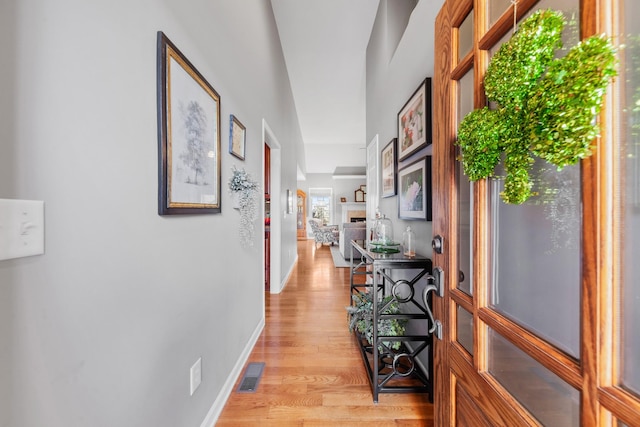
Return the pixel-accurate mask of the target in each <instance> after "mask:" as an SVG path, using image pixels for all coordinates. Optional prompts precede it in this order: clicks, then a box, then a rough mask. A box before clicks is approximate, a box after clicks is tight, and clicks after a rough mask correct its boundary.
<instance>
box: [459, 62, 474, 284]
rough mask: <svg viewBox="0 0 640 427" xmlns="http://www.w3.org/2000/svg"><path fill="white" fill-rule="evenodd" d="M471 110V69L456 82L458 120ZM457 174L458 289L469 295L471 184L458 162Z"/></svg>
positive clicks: (470, 282)
mask: <svg viewBox="0 0 640 427" xmlns="http://www.w3.org/2000/svg"><path fill="white" fill-rule="evenodd" d="M472 110H473V69H471V70H470V71H468V72H467V74H465V75H464V76H463V77H462V78H461V79H460V81H459V82H458V120H462V119H463V118H464V116H466V115H467V114H468V113H470V112H471V111H472ZM456 173H457V175H458V215H459V223H458V233H459V234H458V236H459V239H460V242H459V245H458V261H459V265H458V267H459V269H460V272H459V275H458V289H460V290H462V291H463V292H466V293H467V294H469V295H471V294H472V292H473V282H472V264H471V244H472V242H473V234H472V228H471V224H472V222H471V220H472V212H473V184H472V183H471V182H470V181H469V179H468V178H467V176H466V175H465V174H464V173H463V171H462V166H461V164H460V162H456Z"/></svg>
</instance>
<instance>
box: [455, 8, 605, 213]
mask: <svg viewBox="0 0 640 427" xmlns="http://www.w3.org/2000/svg"><path fill="white" fill-rule="evenodd" d="M564 25H565V18H564V17H563V15H562V13H561V12H558V11H553V10H539V11H537V12H536V13H534V14H533V15H532V16H531V17H529V18H527V19H526V20H525V21H523V22H522V24H521V25H520V28H519V29H518V30H517V31H516V33H515V34H514V36H513V37H512V38H511V40H509V41H508V42H506V43H504V44H503V45H502V46H501V47H500V49H499V50H498V52H497V53H496V54H495V55H494V57H493V59H492V60H491V63H490V64H489V67H488V69H487V73H486V75H485V80H484V86H485V92H486V94H487V98H488V99H489V100H490V101H494V102H496V103H497V104H498V106H497V108H496V109H493V110H492V109H489V108H487V107H485V108H483V109H480V110H475V111H472V112H471V113H469V114H468V115H467V116H466V117H465V118H464V119H463V120H462V122H461V123H460V127H459V130H458V140H457V144H458V145H459V146H460V148H461V154H462V155H461V159H460V160H461V161H462V164H463V167H464V172H465V174H466V175H467V176H468V177H469V179H470V180H471V181H477V180H478V179H483V178H487V177H490V176H492V175H493V173H494V169H495V167H496V166H497V164H498V162H499V161H500V158H501V156H502V154H503V153H504V165H505V170H506V179H505V188H504V191H503V192H502V193H501V196H502V199H503V200H504V201H505V202H507V203H514V204H520V203H523V202H525V201H526V200H527V199H528V198H529V197H530V196H531V195H533V194H534V193H533V192H532V185H533V184H532V182H531V179H530V176H529V169H530V168H531V166H532V165H533V163H534V158H533V157H532V155H536V156H538V157H540V158H542V159H545V160H547V161H548V162H550V163H552V164H554V165H555V166H557V167H558V168H559V169H561V168H563V167H564V166H566V165H571V164H575V163H577V162H578V161H579V160H580V159H583V158H585V157H588V156H589V155H590V154H591V148H592V147H591V142H592V141H593V139H594V138H596V137H597V136H598V134H599V129H598V126H597V124H596V123H595V121H594V118H595V115H596V114H597V113H598V112H599V111H600V107H601V105H602V99H603V97H604V94H605V91H606V88H607V86H608V84H609V82H610V81H611V79H612V78H613V77H614V76H616V59H615V54H616V49H615V48H614V47H613V45H612V43H611V41H610V40H609V39H608V38H606V37H603V36H593V37H589V38H588V39H585V40H583V41H582V42H580V43H578V44H577V45H576V46H574V47H573V48H571V49H570V50H569V52H568V53H567V55H566V56H564V57H563V58H559V59H554V57H555V55H556V51H557V50H558V49H560V48H561V47H562V40H561V38H562V31H563V29H564Z"/></svg>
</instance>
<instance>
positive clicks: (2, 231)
mask: <svg viewBox="0 0 640 427" xmlns="http://www.w3.org/2000/svg"><path fill="white" fill-rule="evenodd" d="M43 253H44V202H43V201H41V200H14V199H0V260H3V259H12V258H21V257H26V256H32V255H41V254H43Z"/></svg>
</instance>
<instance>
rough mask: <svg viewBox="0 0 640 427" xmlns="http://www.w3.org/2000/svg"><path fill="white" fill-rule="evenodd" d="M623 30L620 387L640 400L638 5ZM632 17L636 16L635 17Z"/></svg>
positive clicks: (628, 10)
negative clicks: (639, 329) (639, 331)
mask: <svg viewBox="0 0 640 427" xmlns="http://www.w3.org/2000/svg"><path fill="white" fill-rule="evenodd" d="M623 10H624V15H623V16H625V17H626V22H625V23H624V26H625V28H626V30H627V31H625V33H624V35H623V36H622V37H621V40H620V43H624V44H625V45H626V48H625V49H624V50H622V51H621V64H623V67H621V68H622V69H621V74H623V75H622V76H620V77H622V78H619V79H618V81H620V82H622V91H623V92H622V96H623V99H624V106H623V114H622V117H621V120H622V122H621V126H622V129H621V130H620V134H621V135H622V136H623V143H622V148H621V149H622V153H621V167H622V171H623V174H624V175H623V177H622V182H623V187H622V191H623V194H622V195H621V196H622V201H623V218H622V225H623V226H622V230H621V239H620V240H621V242H622V251H621V253H622V263H623V265H622V275H623V276H622V290H621V298H620V301H621V305H622V307H621V312H622V316H621V334H622V335H621V344H622V345H621V347H622V348H621V357H622V360H621V361H620V362H621V363H620V366H621V367H622V370H621V378H620V383H621V385H622V386H623V387H625V388H626V389H628V390H630V391H632V392H634V393H635V394H637V395H638V396H640V364H639V363H638V361H640V333H638V326H639V325H640V282H639V281H638V278H639V277H640V262H638V254H639V253H640V34H639V32H638V30H637V28H638V25H637V22H634V21H633V20H637V17H638V14H640V4H639V2H638V1H637V0H626V1H625V2H624V8H623ZM634 14H635V15H634Z"/></svg>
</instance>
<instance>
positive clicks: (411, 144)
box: [398, 78, 431, 161]
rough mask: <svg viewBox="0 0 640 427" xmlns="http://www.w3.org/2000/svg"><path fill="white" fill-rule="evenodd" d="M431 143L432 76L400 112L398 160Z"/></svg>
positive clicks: (421, 84)
mask: <svg viewBox="0 0 640 427" xmlns="http://www.w3.org/2000/svg"><path fill="white" fill-rule="evenodd" d="M429 144H431V78H426V79H425V80H424V81H423V82H422V83H420V86H418V89H416V91H415V92H414V93H413V95H411V98H409V100H408V101H407V103H406V104H404V107H402V109H401V110H400V112H399V113H398V161H402V160H404V159H406V158H407V157H409V156H411V155H412V154H414V153H416V152H417V151H418V150H420V149H421V148H424V147H426V146H428V145H429Z"/></svg>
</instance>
